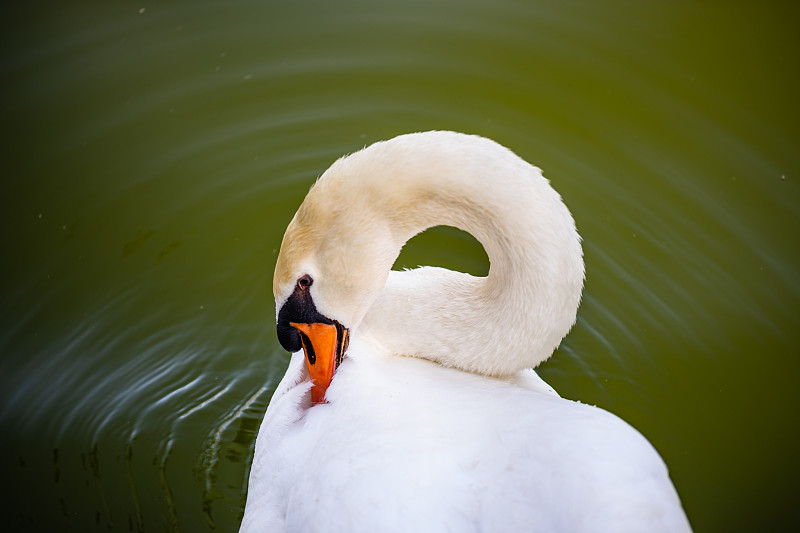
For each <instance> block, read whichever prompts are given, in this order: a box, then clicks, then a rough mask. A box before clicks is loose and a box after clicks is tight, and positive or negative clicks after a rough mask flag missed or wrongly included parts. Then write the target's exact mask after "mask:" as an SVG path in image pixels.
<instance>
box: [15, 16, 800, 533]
mask: <svg viewBox="0 0 800 533" xmlns="http://www.w3.org/2000/svg"><path fill="white" fill-rule="evenodd" d="M312 4H313V5H311V4H309V3H308V2H305V3H302V4H291V3H287V4H280V3H263V2H248V1H240V2H227V3H216V2H203V3H197V2H194V3H191V4H189V3H181V2H175V3H171V4H170V5H169V6H161V5H157V6H148V5H144V6H143V5H138V4H137V5H132V4H125V3H122V4H113V5H95V6H83V5H81V6H75V5H61V4H57V5H52V6H48V7H47V9H44V8H43V7H41V6H36V5H25V6H14V7H13V8H9V10H8V11H7V12H6V16H4V18H3V22H2V24H3V32H2V39H3V45H4V46H3V50H4V51H3V67H4V69H3V71H4V74H3V76H4V80H5V83H4V84H3V88H2V91H3V96H4V99H3V100H4V106H3V109H2V114H3V115H2V117H3V123H4V124H7V125H9V128H8V129H9V130H10V131H11V135H10V138H9V139H8V140H7V141H6V144H5V145H4V148H3V150H4V156H5V157H4V161H5V163H6V169H5V172H4V174H5V175H7V176H8V179H7V180H6V181H5V182H4V188H5V192H4V194H3V195H2V198H3V199H4V208H3V210H2V215H0V216H2V217H3V220H2V224H3V228H4V232H3V241H2V248H3V252H4V258H5V259H6V260H5V261H3V262H2V267H0V268H2V271H0V272H2V274H1V275H0V283H2V294H3V298H2V303H1V304H0V324H1V325H2V330H0V331H1V333H0V335H1V336H0V348H1V349H2V351H1V352H0V354H2V359H0V379H2V386H0V433H2V434H3V436H4V438H3V441H2V444H0V448H1V449H0V452H1V453H2V456H3V457H4V459H3V460H4V471H6V472H8V473H9V474H10V476H9V477H8V479H9V481H8V483H9V488H10V489H11V493H12V495H11V497H10V500H9V501H8V505H9V509H10V510H11V511H10V512H8V513H6V515H7V518H6V522H7V523H6V524H5V525H6V529H8V530H28V531H38V530H62V529H66V528H73V529H76V530H85V531H91V530H101V529H102V530H114V531H119V530H125V531H150V530H162V529H163V530H167V531H178V530H182V531H207V530H220V531H230V530H235V529H236V527H237V525H238V522H239V520H240V517H241V513H242V510H243V505H244V499H245V491H246V480H247V474H248V469H249V462H250V459H251V454H252V450H253V444H254V440H255V435H256V432H257V428H258V425H259V423H260V420H261V417H262V416H263V413H264V411H265V409H266V405H267V403H268V402H269V398H270V396H271V393H272V389H273V387H274V386H275V385H276V384H277V383H278V380H279V379H280V377H281V375H282V373H283V369H284V368H285V365H286V362H287V361H288V358H287V356H286V355H285V354H284V353H283V352H282V351H281V350H280V347H279V346H278V344H277V342H276V339H275V336H274V333H273V326H272V323H273V321H274V314H273V309H272V305H273V304H272V296H271V288H270V284H271V272H272V267H273V265H274V260H275V257H276V254H277V249H278V247H279V246H280V240H281V237H282V235H283V231H284V228H285V226H286V224H287V223H288V221H289V220H290V219H291V216H292V214H293V213H294V210H295V209H296V207H297V206H298V205H299V203H300V201H301V200H302V198H303V196H304V194H305V192H306V191H307V189H308V187H309V185H310V184H311V183H312V182H313V180H314V178H315V177H316V176H318V175H319V174H320V173H321V172H322V171H323V170H324V169H325V168H326V167H327V166H328V165H329V164H330V163H331V162H332V161H333V160H335V159H336V158H337V157H339V156H341V155H342V154H344V153H348V152H352V151H354V150H357V149H358V148H360V147H362V146H364V145H366V144H369V143H371V142H373V141H376V140H379V139H383V138H388V137H392V136H394V135H396V134H399V133H405V132H408V131H419V130H425V129H433V128H442V129H455V130H460V131H466V132H473V133H480V134H483V135H486V136H489V137H492V138H494V139H496V140H498V141H500V142H501V143H503V144H506V145H507V146H509V147H511V148H512V149H514V150H515V151H516V152H517V153H519V154H520V155H521V156H523V157H524V158H526V159H528V160H530V161H531V162H533V163H535V164H537V165H539V166H541V167H542V168H543V169H544V172H545V175H546V176H548V177H549V178H550V179H551V180H552V182H553V184H554V186H555V187H556V189H557V190H558V191H559V192H560V193H561V194H562V196H563V197H564V199H565V200H566V202H567V204H568V206H569V207H570V209H571V210H572V212H573V214H574V216H575V218H576V221H577V223H578V228H579V230H580V232H581V234H582V235H583V237H584V250H585V255H586V264H587V281H586V292H585V295H584V299H583V303H582V307H581V310H580V313H579V317H578V323H577V325H576V327H575V328H574V329H573V331H572V333H571V334H570V336H569V337H568V338H567V340H566V341H565V343H564V345H563V346H562V347H561V348H560V349H559V350H558V352H557V353H556V354H555V355H554V356H553V357H552V358H551V359H550V360H549V361H548V362H547V363H545V364H544V365H543V367H542V369H541V373H542V375H543V376H544V377H545V379H547V380H548V381H549V382H550V383H551V384H552V385H554V387H555V388H556V389H557V390H558V391H559V393H560V394H561V395H562V396H565V397H568V398H573V399H579V400H581V401H584V402H587V403H593V404H597V405H600V406H602V407H605V408H607V409H609V410H611V411H613V412H615V413H617V414H618V415H620V416H622V417H623V418H625V419H626V420H628V421H630V422H631V423H632V424H633V425H634V426H636V427H637V428H638V429H640V430H641V431H642V432H643V433H644V434H645V435H646V436H647V437H648V438H649V439H650V440H651V441H652V442H653V444H654V445H655V446H656V447H657V448H658V450H659V451H660V452H661V454H662V455H663V456H664V458H665V460H666V461H667V463H668V464H669V467H670V472H671V475H672V477H673V479H674V481H675V484H676V486H677V488H678V490H679V492H680V494H681V497H682V499H683V502H684V505H685V507H686V510H687V513H688V515H689V518H690V520H691V521H692V523H693V525H694V527H695V529H696V530H697V531H735V530H741V531H746V530H753V529H755V528H758V529H763V528H764V526H766V525H773V524H774V525H775V526H776V528H777V526H780V525H782V524H783V523H785V522H787V521H788V520H789V517H790V516H792V513H793V507H794V502H793V499H792V497H791V496H792V494H793V486H794V482H793V479H794V478H795V477H796V476H797V475H798V474H800V461H798V459H797V457H796V450H794V449H793V443H795V442H796V441H797V431H796V428H795V426H796V424H791V423H787V421H792V420H796V419H797V416H798V414H799V413H798V405H797V402H793V401H791V400H790V399H789V391H791V390H793V387H794V385H795V383H796V382H797V379H798V378H800V366H799V365H798V360H797V358H796V356H794V353H793V347H794V346H795V345H796V341H797V338H796V335H797V334H796V332H797V331H798V326H800V324H799V323H798V314H797V304H798V301H800V282H798V279H800V278H799V277H798V275H797V274H798V266H799V265H800V257H798V255H800V252H799V251H798V250H800V246H798V242H797V236H796V230H794V229H793V228H796V227H797V226H798V221H800V212H798V210H799V209H800V208H799V207H798V206H800V202H799V201H798V200H800V190H799V188H798V176H800V161H798V159H800V157H799V156H798V152H797V150H796V143H797V139H798V138H800V135H799V134H800V132H798V124H800V120H798V119H800V117H798V116H797V106H796V105H794V100H795V95H796V94H798V90H800V87H798V85H800V83H798V74H797V69H796V68H794V65H795V64H796V63H797V54H798V50H800V43H798V36H797V35H798V34H797V32H796V31H794V30H795V29H794V28H793V27H791V26H790V21H792V20H794V18H793V17H792V16H790V15H791V14H790V13H788V12H787V10H788V9H789V8H787V7H785V6H781V5H770V4H769V3H767V4H761V5H759V6H744V5H738V4H737V5H726V6H713V5H705V4H697V3H690V2H671V3H668V4H663V5H653V4H648V3H644V4H642V3H639V2H631V1H627V0H618V1H614V2H611V3H604V4H603V6H597V5H595V4H594V3H592V2H584V1H573V2H560V3H553V4H546V3H532V2H523V1H504V2H498V1H495V0H492V1H487V0H473V1H469V2H454V1H449V0H443V1H436V2H422V1H419V2H417V1H411V2H403V3H388V2H385V3H384V2H359V1H357V0H353V1H350V2H347V3H346V4H342V3H337V4H336V5H330V4H328V3H324V2H312ZM428 263H433V264H439V265H444V266H447V267H449V268H456V269H460V270H464V271H468V272H472V273H475V274H481V273H484V272H485V271H486V269H487V263H486V256H485V254H484V252H483V251H482V250H481V249H480V247H479V245H477V243H476V242H475V241H474V240H473V239H471V238H470V237H468V236H465V235H463V234H461V233H460V232H457V231H454V230H451V229H447V228H436V229H434V230H431V231H429V232H426V233H425V235H423V236H421V237H420V238H419V239H418V240H417V241H416V242H412V244H411V245H410V246H409V248H408V249H407V250H405V251H404V252H403V255H402V256H401V258H400V259H399V260H398V263H397V266H398V267H413V266H416V265H418V264H428ZM731 465H736V467H735V468H734V467H732V466H731ZM730 509H737V513H736V515H737V516H730V515H731V513H730Z"/></svg>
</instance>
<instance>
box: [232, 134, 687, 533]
mask: <svg viewBox="0 0 800 533" xmlns="http://www.w3.org/2000/svg"><path fill="white" fill-rule="evenodd" d="M440 224H446V225H451V226H455V227H458V228H461V229H463V230H465V231H468V232H470V233H472V234H473V235H474V236H475V237H476V238H477V239H478V240H479V241H480V242H481V243H482V244H483V246H484V248H485V249H486V251H487V255H488V256H489V259H490V270H489V275H488V276H486V277H485V278H478V277H473V276H470V275H467V274H463V273H459V272H452V271H448V270H445V269H441V268H432V267H422V268H419V269H415V270H410V271H404V272H390V269H391V266H392V264H393V263H394V260H395V259H396V258H397V255H398V253H399V251H400V248H401V247H402V246H403V244H404V243H405V242H406V241H407V240H408V239H410V238H411V237H412V236H413V235H415V234H416V233H418V232H420V231H422V230H424V229H426V228H428V227H430V226H433V225H440ZM582 286H583V259H582V252H581V247H580V238H579V237H578V234H577V231H576V229H575V224H574V222H573V219H572V216H571V215H570V213H569V211H568V210H567V208H566V207H565V206H564V204H563V202H562V201H561V199H560V197H559V196H558V194H557V193H556V192H555V191H554V190H553V189H552V187H550V185H549V183H548V182H547V180H546V179H545V178H544V177H543V176H542V175H541V173H540V171H539V170H538V169H537V168H536V167H533V166H531V165H530V164H528V163H526V162H525V161H523V160H522V159H520V158H519V157H517V156H516V155H514V154H513V153H512V152H510V151H509V150H507V149H505V148H503V147H502V146H500V145H498V144H496V143H494V142H493V141H490V140H488V139H484V138H481V137H476V136H469V135H463V134H458V133H452V132H426V133H417V134H410V135H403V136H400V137H396V138H394V139H392V140H390V141H385V142H382V143H376V144H374V145H372V146H370V147H368V148H366V149H364V150H362V151H360V152H357V153H355V154H352V155H350V156H347V157H345V158H343V159H340V160H339V161H337V162H336V163H334V165H332V166H331V168H330V169H328V171H326V172H325V173H324V174H323V175H322V177H321V178H320V179H319V180H318V181H317V183H316V184H315V185H314V187H313V188H312V189H311V191H310V192H309V194H308V196H307V197H306V199H305V201H304V202H303V204H302V205H301V207H300V209H299V210H298V212H297V214H296V215H295V217H294V219H293V220H292V222H291V223H290V225H289V227H288V229H287V232H286V235H285V236H284V241H283V244H282V246H281V251H280V254H279V257H278V262H277V265H276V269H275V277H274V282H273V291H274V294H275V300H276V310H277V315H278V337H279V339H280V341H281V343H282V344H283V345H284V347H286V348H287V349H289V350H290V351H293V352H294V353H293V355H292V358H291V361H290V363H289V368H288V370H287V372H286V374H285V376H284V378H283V380H282V381H281V383H280V384H279V386H278V388H277V389H276V391H275V393H274V395H273V398H272V400H271V402H270V405H269V407H268V409H267V412H266V414H265V416H264V420H263V422H262V425H261V428H260V430H259V433H258V438H257V440H256V449H255V455H254V459H253V465H252V468H251V472H250V483H249V489H248V496H247V502H246V506H245V513H244V518H243V520H242V525H241V529H240V531H242V532H254V531H518V530H534V531H565V532H567V531H569V532H579V531H586V532H590V531H591V532H602V531H609V532H611V531H614V532H624V531H649V532H657V531H665V532H666V531H689V530H690V526H689V523H688V521H687V519H686V516H685V514H684V512H683V509H682V507H681V504H680V500H679V498H678V495H677V493H676V491H675V489H674V487H673V485H672V483H671V481H670V479H669V476H668V474H667V469H666V466H665V465H664V463H663V461H662V460H661V458H660V457H659V455H658V453H657V452H656V451H655V449H654V448H653V447H652V445H650V443H649V442H648V441H647V440H646V439H645V438H644V437H643V436H642V435H641V434H640V433H638V432H637V431H636V430H635V429H633V428H632V427H631V426H629V425H628V424H626V423H625V422H623V421H622V420H621V419H619V418H617V417H616V416H614V415H613V414H611V413H608V412H606V411H603V410H601V409H598V408H595V407H591V406H588V405H584V404H581V403H578V402H573V401H570V400H566V399H562V398H560V397H559V396H558V394H557V393H556V392H555V391H554V390H553V389H552V388H551V387H550V386H549V385H547V383H545V382H544V381H543V380H542V379H541V378H539V377H538V375H537V374H536V373H535V371H534V370H532V369H533V367H535V366H536V365H538V364H539V363H540V362H542V361H543V360H545V359H546V358H547V357H549V356H550V354H551V353H552V352H553V350H554V349H555V348H556V347H557V345H558V343H559V342H560V341H561V339H562V338H563V337H564V336H565V335H566V334H567V332H568V331H569V329H570V328H571V326H572V324H573V323H574V321H575V317H576V313H577V308H578V304H579V302H580V294H581V290H582ZM326 364H327V365H328V366H325V365H326ZM323 367H325V368H324V369H323V370H320V368H323ZM334 373H335V374H334Z"/></svg>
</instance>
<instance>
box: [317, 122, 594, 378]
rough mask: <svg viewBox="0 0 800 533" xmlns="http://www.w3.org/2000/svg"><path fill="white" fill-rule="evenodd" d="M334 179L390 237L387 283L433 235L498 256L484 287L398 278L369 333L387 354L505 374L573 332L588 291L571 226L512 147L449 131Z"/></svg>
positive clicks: (447, 279)
mask: <svg viewBox="0 0 800 533" xmlns="http://www.w3.org/2000/svg"><path fill="white" fill-rule="evenodd" d="M326 175H330V176H333V177H334V179H331V180H328V181H326V180H325V178H326V176H323V179H322V180H321V181H320V185H323V184H324V185H323V186H324V187H326V188H328V189H330V188H332V187H333V188H335V187H338V186H341V184H337V181H338V180H337V179H335V177H337V176H346V177H347V181H348V182H349V183H350V185H349V186H348V187H346V188H343V190H341V191H340V192H343V193H344V194H346V195H347V199H348V201H349V203H350V204H351V205H352V204H353V203H354V201H357V202H358V203H362V207H360V208H358V209H357V211H360V210H361V209H364V213H369V214H368V215H366V214H361V215H360V216H356V217H355V218H356V219H357V220H359V222H360V223H370V224H372V225H373V226H372V228H369V229H366V228H364V227H363V226H362V227H361V228H359V230H358V231H359V233H360V234H365V235H367V237H369V236H370V235H372V236H374V237H375V238H376V239H380V238H382V236H385V232H383V231H380V229H381V228H386V229H387V230H388V231H389V232H390V234H391V241H392V245H391V246H390V247H386V246H383V247H382V246H381V244H380V243H379V242H375V245H374V249H375V250H378V252H376V256H381V257H380V259H379V261H378V262H379V263H381V265H380V268H381V269H382V270H383V272H382V275H381V276H379V278H380V279H381V283H383V281H382V280H383V279H386V276H387V275H388V271H389V269H390V268H391V265H392V264H393V263H394V261H395V259H396V258H397V256H398V254H399V252H400V249H401V248H402V246H403V245H404V244H405V243H406V241H408V239H410V238H411V237H413V236H414V235H416V234H417V233H419V232H420V231H423V230H425V229H427V228H429V227H431V226H436V225H450V226H455V227H457V228H459V229H462V230H464V231H467V232H469V233H471V234H472V235H474V236H475V237H476V238H477V239H478V240H479V241H480V242H481V243H482V244H483V246H484V248H485V249H486V252H487V255H488V257H489V261H490V270H489V275H488V276H487V277H486V278H474V277H472V276H468V275H465V274H461V273H457V272H450V271H446V270H444V269H431V268H426V269H421V270H418V271H410V272H402V273H392V275H391V276H389V277H388V279H387V281H386V284H385V286H382V291H381V292H380V295H379V296H378V297H377V298H375V301H374V303H373V304H372V305H371V307H370V308H369V311H368V312H366V316H365V317H364V327H363V328H362V331H363V332H364V334H370V335H372V336H373V337H374V338H375V339H377V340H378V341H379V342H380V344H382V345H383V346H385V347H386V349H387V350H388V351H390V352H393V353H397V354H402V355H412V356H420V357H425V358H428V359H433V360H435V361H437V362H439V363H442V364H445V365H447V366H453V367H458V368H462V369H465V370H469V371H474V372H479V373H483V374H490V375H508V374H512V373H514V372H516V371H518V370H520V369H522V368H528V367H534V366H536V365H538V364H539V363H540V362H541V361H543V360H544V359H546V358H547V357H549V356H550V354H551V353H552V351H553V350H554V349H555V348H556V347H557V346H558V343H559V342H560V341H561V339H562V338H563V337H564V335H566V333H567V332H568V331H569V329H570V327H571V326H572V324H573V323H574V321H575V316H576V312H577V308H578V304H579V301H580V293H581V289H582V285H583V260H582V252H581V248H580V239H579V237H578V234H577V232H576V230H575V224H574V221H573V219H572V217H571V215H570V214H569V211H568V210H567V208H566V207H565V206H564V204H563V203H562V202H561V199H560V197H559V195H558V194H557V193H556V192H555V191H554V190H553V189H552V188H551V187H550V185H549V183H548V182H547V180H546V179H545V178H544V177H543V176H542V175H541V172H540V171H539V169H538V168H536V167H533V166H531V165H530V164H528V163H526V162H525V161H524V160H522V159H521V158H519V157H518V156H516V155H515V154H513V153H512V152H511V151H509V150H508V149H506V148H503V147H502V146H500V145H498V144H496V143H494V142H493V141H490V140H488V139H484V138H481V137H475V136H467V135H462V134H455V133H450V132H429V133H424V134H411V135H405V136H401V137H397V138H395V139H392V140H391V141H386V142H383V143H377V144H375V145H372V146H370V147H369V148H367V149H365V150H362V151H361V152H358V153H356V154H353V155H351V156H349V157H347V158H344V159H342V160H340V161H338V162H337V163H336V164H335V165H334V166H333V167H331V169H330V170H329V171H328V172H327V173H326ZM371 229H374V230H375V231H370V230H371ZM498 327H499V328H500V331H498V330H497V328H498ZM509 353H513V354H514V356H513V357H509V355H508V354H509Z"/></svg>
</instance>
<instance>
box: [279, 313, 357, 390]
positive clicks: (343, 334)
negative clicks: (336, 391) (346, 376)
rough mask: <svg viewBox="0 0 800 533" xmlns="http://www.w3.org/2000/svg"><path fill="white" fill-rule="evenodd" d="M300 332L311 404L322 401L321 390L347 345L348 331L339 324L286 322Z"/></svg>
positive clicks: (329, 380) (331, 376)
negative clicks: (310, 384) (308, 379)
mask: <svg viewBox="0 0 800 533" xmlns="http://www.w3.org/2000/svg"><path fill="white" fill-rule="evenodd" d="M290 325H291V326H292V327H294V328H295V329H297V331H299V332H300V341H301V342H302V344H303V352H305V354H306V366H307V367H308V375H309V377H310V378H311V381H312V382H313V385H312V386H311V401H312V403H315V404H317V403H323V402H324V401H325V391H327V390H328V387H329V386H330V384H331V380H333V374H334V372H336V368H337V367H338V366H339V363H341V362H342V357H343V356H344V352H345V350H347V344H348V342H347V341H348V338H347V335H348V330H347V328H345V327H343V326H342V325H341V324H338V323H334V324H323V323H321V322H315V323H313V324H302V323H298V322H290Z"/></svg>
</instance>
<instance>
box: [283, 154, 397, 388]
mask: <svg viewBox="0 0 800 533" xmlns="http://www.w3.org/2000/svg"><path fill="white" fill-rule="evenodd" d="M343 166H346V164H345V160H344V159H342V160H340V161H338V162H336V163H334V165H333V166H331V168H330V169H328V171H326V172H325V173H324V174H323V175H322V176H321V177H320V179H319V180H318V181H317V183H316V184H315V185H314V186H313V187H312V188H311V190H310V191H309V193H308V195H307V196H306V198H305V200H304V201H303V203H302V205H301V206H300V208H299V209H298V211H297V213H296V214H295V216H294V218H293V219H292V221H291V222H290V223H289V226H288V227H287V229H286V233H285V235H284V238H283V242H282V243H281V249H280V253H279V255H278V260H277V263H276V265H275V274H274V278H273V293H274V296H275V303H276V316H277V332H278V340H279V341H280V343H281V345H282V346H283V347H284V349H286V350H288V351H289V352H296V351H299V350H300V349H303V351H304V352H305V355H306V365H307V367H308V371H309V376H310V378H311V380H312V381H313V382H314V384H313V386H312V389H311V395H312V402H313V403H319V402H322V401H323V399H324V395H325V391H326V389H327V388H328V386H329V385H330V382H331V380H332V378H333V374H334V372H335V371H336V367H337V366H338V364H339V363H340V362H341V360H342V357H343V356H344V353H345V351H346V350H347V345H348V338H349V333H350V331H351V330H353V329H354V328H356V327H358V325H359V324H360V323H361V321H362V320H363V318H364V315H365V313H366V312H367V310H368V308H369V307H370V305H371V304H372V302H373V301H374V300H375V299H376V298H377V297H378V295H379V294H380V292H381V290H382V288H383V286H384V284H385V282H386V278H387V276H388V273H389V270H390V269H391V265H392V263H393V262H394V260H395V258H396V257H397V250H395V248H396V246H395V245H394V236H393V234H392V231H391V228H390V227H389V224H387V222H386V220H385V219H384V218H383V217H381V216H380V215H379V213H378V212H376V211H375V210H374V209H371V208H370V207H369V205H368V204H366V203H364V202H361V201H355V202H354V201H352V200H353V198H356V197H359V196H360V194H361V193H362V192H363V191H359V190H356V189H357V187H353V186H352V181H353V180H352V179H347V177H348V176H350V177H352V176H351V175H350V174H348V172H347V171H346V169H343V168H341V167H343Z"/></svg>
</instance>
